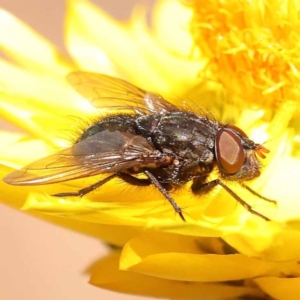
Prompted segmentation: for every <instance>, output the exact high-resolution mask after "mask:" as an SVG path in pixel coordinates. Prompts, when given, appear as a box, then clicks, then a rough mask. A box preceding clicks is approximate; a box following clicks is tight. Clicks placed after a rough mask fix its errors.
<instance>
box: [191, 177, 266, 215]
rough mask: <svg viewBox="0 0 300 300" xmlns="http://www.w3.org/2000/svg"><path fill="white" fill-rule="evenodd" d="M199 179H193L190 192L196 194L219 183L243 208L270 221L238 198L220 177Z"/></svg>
mask: <svg viewBox="0 0 300 300" xmlns="http://www.w3.org/2000/svg"><path fill="white" fill-rule="evenodd" d="M200 179H201V180H199V179H198V180H197V179H195V180H194V182H193V184H192V187H191V189H192V192H193V193H194V194H195V195H197V194H201V193H203V191H209V190H212V189H213V188H214V187H215V186H217V185H220V186H221V187H222V188H223V189H224V190H225V191H226V192H227V193H228V194H230V195H231V196H232V197H233V198H234V199H235V200H236V201H238V202H239V203H240V204H241V205H242V206H243V207H244V208H245V209H247V210H248V211H249V212H251V213H252V214H254V215H256V216H258V217H260V218H262V219H264V220H266V221H270V219H269V218H267V217H265V216H264V215H262V214H260V213H259V212H257V211H255V210H254V209H253V208H252V206H251V205H249V204H248V203H247V202H245V201H244V200H243V199H242V198H240V197H239V196H238V195H237V194H236V193H235V192H233V191H232V190H231V189H230V188H229V187H228V186H227V185H225V184H224V183H223V182H222V181H221V180H220V179H215V180H212V181H210V182H206V183H204V182H203V178H200Z"/></svg>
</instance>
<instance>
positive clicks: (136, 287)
mask: <svg viewBox="0 0 300 300" xmlns="http://www.w3.org/2000/svg"><path fill="white" fill-rule="evenodd" d="M118 260H119V253H112V254H110V255H109V256H108V257H106V258H104V259H102V260H100V261H99V262H97V263H96V264H95V265H94V266H93V267H92V268H91V269H90V272H91V273H92V276H91V279H90V283H91V284H93V285H96V286H99V287H101V288H105V289H108V290H113V291H117V292H121V293H129V294H135V295H145V296H152V297H159V298H168V299H182V300H183V299H214V300H222V299H224V300H225V299H237V298H239V297H242V296H257V297H259V296H262V293H261V292H260V291H259V290H258V289H256V288H255V287H253V288H251V287H238V286H233V285H224V284H218V283H214V284H213V283H206V284H205V283H196V282H189V283H187V282H182V281H172V280H167V279H160V278H155V277H151V276H147V275H143V274H137V273H133V272H126V271H121V270H119V267H118Z"/></svg>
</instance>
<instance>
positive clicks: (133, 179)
mask: <svg viewBox="0 0 300 300" xmlns="http://www.w3.org/2000/svg"><path fill="white" fill-rule="evenodd" d="M115 177H119V178H120V179H122V180H123V181H125V182H126V183H128V184H131V185H137V186H147V185H150V184H151V181H150V180H149V179H143V178H136V177H134V176H131V175H129V174H127V173H115V174H112V175H110V176H108V177H106V178H104V179H102V180H101V181H98V182H96V183H95V184H92V185H90V186H88V187H86V188H83V189H81V190H78V191H76V192H66V193H57V194H54V195H52V196H55V197H76V196H77V197H83V196H84V195H86V194H88V193H90V192H92V191H94V190H95V189H97V188H99V187H100V186H102V185H103V184H105V183H106V182H108V181H110V180H112V179H113V178H115Z"/></svg>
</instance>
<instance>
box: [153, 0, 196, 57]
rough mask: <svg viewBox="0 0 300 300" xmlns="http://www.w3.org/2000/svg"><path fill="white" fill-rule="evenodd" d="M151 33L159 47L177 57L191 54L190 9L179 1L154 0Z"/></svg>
mask: <svg viewBox="0 0 300 300" xmlns="http://www.w3.org/2000/svg"><path fill="white" fill-rule="evenodd" d="M152 15H153V18H152V19H153V35H154V37H155V38H156V39H157V42H158V43H159V46H160V47H164V48H166V49H167V50H168V51H169V52H170V53H172V54H176V55H178V56H179V57H180V56H184V57H189V56H192V50H193V43H194V42H193V39H192V37H191V35H190V32H189V30H190V28H189V26H190V25H189V24H190V20H191V18H192V9H191V8H190V7H188V6H187V5H186V4H185V3H183V2H181V1H173V0H160V1H156V3H155V6H154V11H153V14H152Z"/></svg>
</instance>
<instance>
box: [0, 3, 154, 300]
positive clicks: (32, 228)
mask: <svg viewBox="0 0 300 300" xmlns="http://www.w3.org/2000/svg"><path fill="white" fill-rule="evenodd" d="M92 2H93V3H95V4H97V5H98V6H100V7H102V8H103V9H105V10H106V11H107V12H108V13H109V14H111V15H113V16H114V17H115V18H118V19H120V20H126V19H127V18H128V17H129V16H130V13H131V10H132V8H133V6H134V5H135V3H136V2H137V1H135V0H127V1H118V0H106V1H105V0H94V1H92ZM153 2H154V1H153V0H152V1H151V0H143V3H146V4H147V5H149V6H151V5H152V4H153ZM0 7H1V8H3V9H6V10H8V11H9V12H11V13H13V14H14V15H16V16H17V17H18V18H20V19H21V20H23V21H24V22H25V23H27V24H28V25H30V26H31V27H33V28H34V29H35V30H36V31H38V32H39V33H41V34H42V35H43V36H45V37H46V38H48V39H49V40H50V41H52V42H53V43H54V44H56V45H57V46H58V47H59V48H60V49H61V50H63V49H64V43H63V32H62V30H63V21H64V14H65V1H62V0H52V1H42V0H26V1H24V2H22V1H17V0H0ZM0 34H1V29H0ZM0 126H1V125H0ZM0 220H1V221H0V236H1V248H0V299H1V300H15V299H22V300H27V299H28V300H29V299H30V300H41V299H42V300H54V299H55V300H67V299H72V300H81V299H88V300H95V299H97V300H99V299H120V300H131V299H132V300H133V299H150V298H145V297H140V296H132V295H122V294H117V293H113V292H109V291H105V290H101V289H99V288H96V287H93V286H92V285H89V284H88V280H89V276H88V275H87V274H84V271H85V269H86V268H87V267H88V266H89V265H90V264H91V263H92V262H94V261H96V260H97V259H99V257H101V256H103V255H105V253H106V251H107V250H106V247H105V246H104V245H102V244H101V242H100V241H99V240H96V239H92V238H90V237H87V236H84V235H80V234H78V233H76V232H71V231H68V230H66V229H64V228H60V227H58V226H55V225H53V224H49V223H46V222H44V221H42V220H39V219H35V218H33V217H31V216H28V215H26V214H23V213H21V212H19V211H15V210H13V209H11V208H9V207H6V206H4V205H2V204H0Z"/></svg>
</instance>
